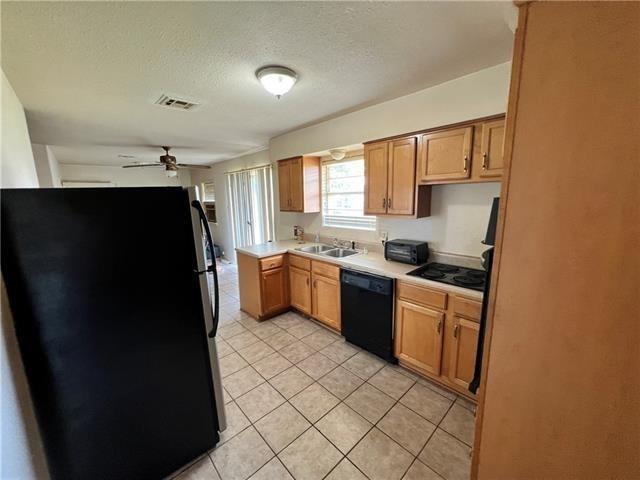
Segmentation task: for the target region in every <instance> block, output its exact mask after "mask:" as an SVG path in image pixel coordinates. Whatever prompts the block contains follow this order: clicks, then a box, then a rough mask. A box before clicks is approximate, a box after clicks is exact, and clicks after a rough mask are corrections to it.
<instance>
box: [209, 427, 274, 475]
mask: <svg viewBox="0 0 640 480" xmlns="http://www.w3.org/2000/svg"><path fill="white" fill-rule="evenodd" d="M272 458H273V452H272V451H271V449H270V448H269V446H268V445H267V444H266V443H265V442H264V440H262V438H261V437H260V435H258V432H256V430H255V428H253V427H249V428H247V429H246V430H245V431H243V432H242V433H240V434H238V435H236V436H235V437H233V438H232V439H231V440H229V441H228V442H227V443H225V444H224V445H222V446H221V447H218V448H216V449H215V450H214V451H213V452H211V459H212V460H213V463H214V465H215V466H216V470H218V473H220V476H221V477H222V480H245V479H246V478H247V477H249V475H252V474H253V473H255V472H256V471H258V469H259V468H260V467H262V466H263V465H264V464H265V463H267V462H268V461H269V460H271V459H272Z"/></svg>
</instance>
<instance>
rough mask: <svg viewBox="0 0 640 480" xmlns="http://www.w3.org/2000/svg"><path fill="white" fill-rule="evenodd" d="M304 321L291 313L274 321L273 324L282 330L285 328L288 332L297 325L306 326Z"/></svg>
mask: <svg viewBox="0 0 640 480" xmlns="http://www.w3.org/2000/svg"><path fill="white" fill-rule="evenodd" d="M304 322H305V321H304V319H302V318H301V317H299V316H297V315H295V316H294V315H291V314H289V313H285V314H283V315H280V316H278V317H276V318H274V319H273V323H275V324H276V325H277V326H279V327H280V328H284V329H285V330H288V329H289V328H292V327H295V326H296V325H302V324H304Z"/></svg>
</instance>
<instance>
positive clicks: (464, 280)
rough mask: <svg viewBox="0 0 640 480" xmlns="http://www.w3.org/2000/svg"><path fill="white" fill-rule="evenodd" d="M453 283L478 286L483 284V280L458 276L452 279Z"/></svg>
mask: <svg viewBox="0 0 640 480" xmlns="http://www.w3.org/2000/svg"><path fill="white" fill-rule="evenodd" d="M453 281H454V282H456V283H459V284H460V285H465V286H478V285H482V284H483V283H484V278H474V277H471V276H469V275H458V276H456V277H453Z"/></svg>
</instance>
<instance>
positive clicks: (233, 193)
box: [227, 165, 275, 247]
mask: <svg viewBox="0 0 640 480" xmlns="http://www.w3.org/2000/svg"><path fill="white" fill-rule="evenodd" d="M227 186H228V189H229V200H230V202H229V203H230V206H231V218H232V225H233V240H234V242H235V246H236V247H244V246H246V245H254V244H258V243H265V242H269V241H272V240H274V238H275V228H274V224H273V179H272V172H271V165H267V166H264V167H258V168H252V169H247V170H241V171H238V172H231V173H228V174H227Z"/></svg>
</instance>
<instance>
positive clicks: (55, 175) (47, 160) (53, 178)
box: [31, 143, 61, 188]
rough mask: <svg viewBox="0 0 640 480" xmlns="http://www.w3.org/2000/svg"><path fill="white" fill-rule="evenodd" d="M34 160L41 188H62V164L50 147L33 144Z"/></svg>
mask: <svg viewBox="0 0 640 480" xmlns="http://www.w3.org/2000/svg"><path fill="white" fill-rule="evenodd" d="M31 148H32V150H33V159H34V161H35V164H36V172H37V173H38V182H39V183H40V187H41V188H52V187H60V186H61V184H60V164H59V163H58V160H57V159H56V156H55V155H54V154H53V151H52V150H51V148H49V146H48V145H42V144H39V143H32V144H31Z"/></svg>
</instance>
